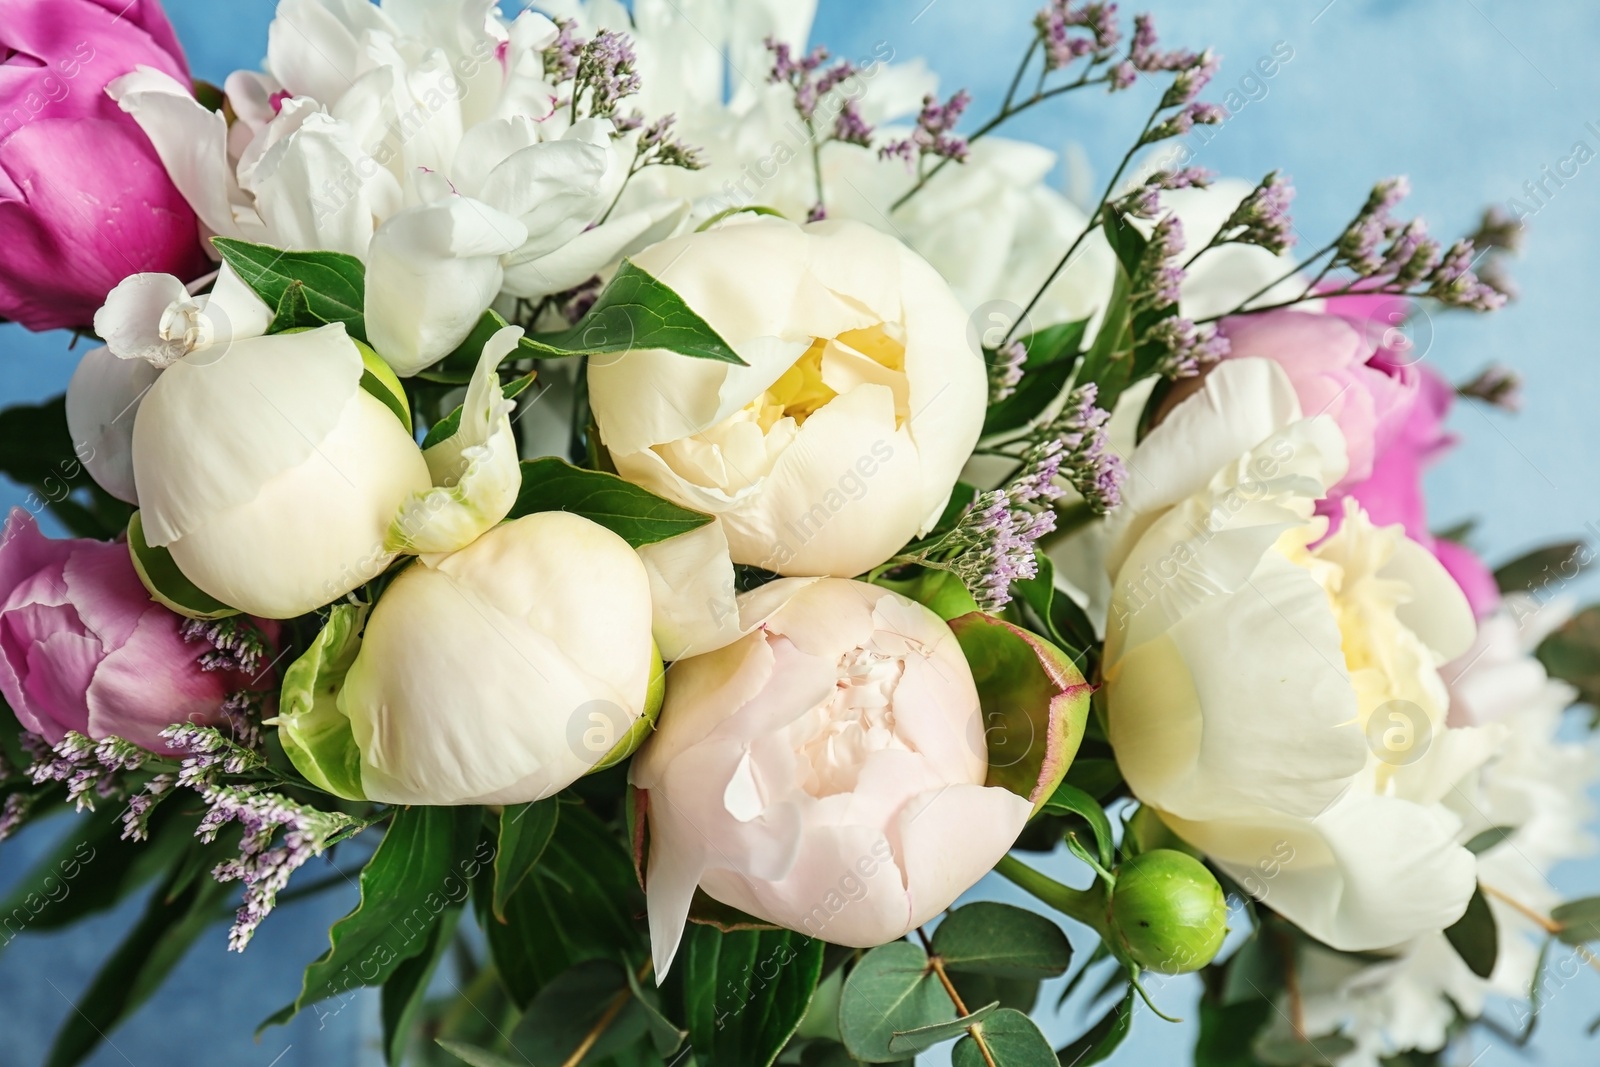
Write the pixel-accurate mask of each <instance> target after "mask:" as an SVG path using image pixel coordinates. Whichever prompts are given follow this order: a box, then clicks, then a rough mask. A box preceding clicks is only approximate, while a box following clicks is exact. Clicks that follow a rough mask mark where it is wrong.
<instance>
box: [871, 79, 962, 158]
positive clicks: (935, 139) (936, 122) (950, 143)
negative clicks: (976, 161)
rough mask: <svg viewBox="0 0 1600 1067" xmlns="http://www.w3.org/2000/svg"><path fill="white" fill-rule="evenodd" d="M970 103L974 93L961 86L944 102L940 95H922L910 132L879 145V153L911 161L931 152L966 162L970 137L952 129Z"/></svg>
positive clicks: (934, 155) (938, 156)
mask: <svg viewBox="0 0 1600 1067" xmlns="http://www.w3.org/2000/svg"><path fill="white" fill-rule="evenodd" d="M971 103H972V94H971V93H969V92H967V91H966V90H965V89H961V90H958V91H957V92H956V93H955V95H954V96H952V97H950V99H949V100H948V101H946V102H945V103H943V104H941V103H939V98H938V97H936V96H934V95H933V94H932V93H930V94H928V95H927V96H925V97H923V98H922V110H921V112H919V113H918V115H917V125H916V128H915V129H914V130H912V131H911V136H910V137H907V138H905V139H904V140H901V141H890V142H889V143H888V144H886V145H884V146H883V147H882V148H880V149H878V155H879V156H881V157H882V158H884V159H889V158H898V159H903V160H905V161H906V163H908V164H911V163H916V162H920V161H921V160H923V159H926V158H928V157H929V156H932V157H935V158H938V159H953V160H955V161H956V162H958V163H960V162H965V160H966V158H967V151H968V145H967V139H966V138H965V137H961V136H958V135H956V134H955V133H953V132H951V131H953V130H954V129H955V127H956V123H957V122H959V121H960V120H961V115H962V113H963V112H964V111H966V110H967V106H968V105H969V104H971Z"/></svg>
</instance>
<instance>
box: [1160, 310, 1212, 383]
mask: <svg viewBox="0 0 1600 1067" xmlns="http://www.w3.org/2000/svg"><path fill="white" fill-rule="evenodd" d="M1144 336H1145V341H1146V342H1149V343H1153V344H1156V345H1159V346H1160V347H1161V349H1162V351H1163V355H1162V356H1161V358H1160V360H1159V362H1158V363H1157V364H1156V373H1158V374H1160V375H1161V376H1162V377H1164V378H1168V379H1171V380H1173V381H1176V380H1177V379H1179V378H1193V377H1194V376H1195V375H1197V374H1199V373H1200V372H1201V371H1202V370H1203V369H1204V368H1206V367H1209V366H1210V365H1211V364H1213V363H1215V362H1217V361H1218V360H1220V359H1222V358H1223V357H1224V356H1226V355H1227V354H1228V349H1229V345H1228V339H1227V338H1226V337H1224V336H1222V335H1221V334H1219V333H1217V331H1216V329H1215V328H1214V327H1212V326H1200V325H1196V324H1195V323H1194V322H1193V321H1191V320H1190V319H1185V318H1179V317H1177V316H1173V317H1171V318H1165V319H1162V320H1161V321H1160V322H1158V323H1156V324H1155V325H1153V326H1151V327H1150V329H1148V330H1146V331H1145V335H1144Z"/></svg>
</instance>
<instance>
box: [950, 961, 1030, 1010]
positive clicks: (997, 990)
mask: <svg viewBox="0 0 1600 1067" xmlns="http://www.w3.org/2000/svg"><path fill="white" fill-rule="evenodd" d="M950 984H951V985H953V986H955V987H956V992H957V993H958V994H960V996H961V1003H963V1004H999V1005H1000V1006H1001V1007H1002V1008H1016V1009H1017V1010H1018V1011H1020V1012H1024V1013H1028V1014H1031V1013H1032V1012H1033V1009H1034V1007H1035V1005H1037V1004H1038V1003H1039V985H1040V982H1039V980H1038V979H1037V978H996V977H995V976H994V975H992V974H975V973H973V972H972V971H951V972H950Z"/></svg>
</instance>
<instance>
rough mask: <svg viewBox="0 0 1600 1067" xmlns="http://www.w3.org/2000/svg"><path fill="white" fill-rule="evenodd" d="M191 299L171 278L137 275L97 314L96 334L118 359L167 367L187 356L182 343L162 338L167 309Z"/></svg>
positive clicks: (123, 283) (114, 292)
mask: <svg viewBox="0 0 1600 1067" xmlns="http://www.w3.org/2000/svg"><path fill="white" fill-rule="evenodd" d="M188 299H189V290H187V289H186V288H184V285H183V283H182V282H181V281H179V280H178V279H177V278H174V277H173V276H172V275H170V274H133V275H130V276H129V277H127V278H124V279H123V280H122V281H121V282H119V283H118V284H117V287H116V288H115V289H113V290H111V292H110V294H109V295H108V296H107V297H106V302H105V306H104V307H102V308H101V309H100V310H99V311H96V312H95V313H94V332H95V333H97V334H99V335H100V336H101V337H102V338H104V339H105V342H106V347H107V348H109V349H111V353H112V355H114V356H116V357H117V358H118V359H142V360H145V361H146V362H148V363H150V364H151V365H153V366H156V367H165V366H167V365H168V364H169V363H171V362H173V361H174V360H176V359H178V358H179V357H181V356H183V355H184V353H185V351H186V349H185V347H184V346H183V345H182V344H181V343H175V342H171V341H168V340H166V339H165V338H163V337H162V336H161V331H160V325H161V317H162V315H164V314H165V313H166V310H167V308H169V307H170V306H172V305H173V304H175V303H178V302H180V301H186V300H188Z"/></svg>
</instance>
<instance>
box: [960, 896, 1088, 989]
mask: <svg viewBox="0 0 1600 1067" xmlns="http://www.w3.org/2000/svg"><path fill="white" fill-rule="evenodd" d="M932 946H933V954H934V955H935V956H938V957H939V958H940V959H941V960H942V961H943V962H944V966H945V969H946V970H950V971H971V972H972V973H974V974H987V975H993V976H995V977H998V978H1031V979H1044V978H1054V977H1056V976H1057V975H1061V974H1065V973H1066V970H1067V967H1068V966H1069V965H1070V964H1071V963H1072V944H1071V943H1070V942H1069V941H1068V940H1067V935H1066V934H1064V933H1062V932H1061V927H1059V926H1057V925H1056V924H1055V923H1054V922H1052V921H1050V919H1048V918H1047V917H1045V916H1043V915H1040V914H1038V913H1037V912H1032V911H1027V910H1025V909H1023V908H1018V907H1015V906H1013V905H1011V904H1001V903H998V902H995V901H987V900H984V901H976V902H974V903H972V904H964V905H962V906H961V907H959V908H957V909H956V910H955V911H953V912H951V913H950V914H949V915H948V916H946V917H945V919H944V921H942V922H941V923H939V925H938V927H937V928H936V929H935V930H934V931H933V941H932Z"/></svg>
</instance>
